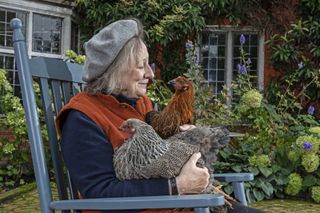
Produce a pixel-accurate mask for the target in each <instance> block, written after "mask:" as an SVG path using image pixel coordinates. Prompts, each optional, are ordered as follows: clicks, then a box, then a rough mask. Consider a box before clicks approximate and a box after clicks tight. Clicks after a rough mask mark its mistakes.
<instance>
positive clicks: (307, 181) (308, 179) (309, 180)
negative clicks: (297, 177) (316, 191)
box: [302, 175, 319, 187]
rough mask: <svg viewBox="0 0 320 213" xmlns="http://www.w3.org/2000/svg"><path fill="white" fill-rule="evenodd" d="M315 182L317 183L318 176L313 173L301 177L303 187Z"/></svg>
mask: <svg viewBox="0 0 320 213" xmlns="http://www.w3.org/2000/svg"><path fill="white" fill-rule="evenodd" d="M317 183H319V179H318V178H316V177H315V176H313V175H307V176H305V177H304V178H303V181H302V186H303V187H310V186H314V185H317Z"/></svg>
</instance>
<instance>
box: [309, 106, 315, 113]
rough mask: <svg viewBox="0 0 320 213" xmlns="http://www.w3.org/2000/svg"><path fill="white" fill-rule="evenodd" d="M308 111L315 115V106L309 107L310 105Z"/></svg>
mask: <svg viewBox="0 0 320 213" xmlns="http://www.w3.org/2000/svg"><path fill="white" fill-rule="evenodd" d="M308 113H309V114H310V115H313V114H314V106H309V107H308Z"/></svg>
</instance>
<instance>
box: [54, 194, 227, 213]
mask: <svg viewBox="0 0 320 213" xmlns="http://www.w3.org/2000/svg"><path fill="white" fill-rule="evenodd" d="M124 204H125V205H124ZM221 205H224V197H223V196H222V195H218V194H201V195H182V196H179V195H166V196H145V197H126V198H124V197H121V198H96V199H80V200H60V201H53V202H51V203H50V207H51V208H52V209H55V210H68V209H90V210H124V209H158V208H206V207H210V206H221Z"/></svg>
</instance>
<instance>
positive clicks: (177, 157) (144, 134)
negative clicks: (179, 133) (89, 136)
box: [113, 119, 203, 180]
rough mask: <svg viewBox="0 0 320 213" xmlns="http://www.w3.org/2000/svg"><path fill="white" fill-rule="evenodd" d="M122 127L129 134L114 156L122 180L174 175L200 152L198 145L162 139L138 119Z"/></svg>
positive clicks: (115, 165)
mask: <svg viewBox="0 0 320 213" xmlns="http://www.w3.org/2000/svg"><path fill="white" fill-rule="evenodd" d="M120 128H121V129H122V130H123V131H126V132H128V134H129V138H128V139H126V140H125V142H124V144H123V145H122V146H121V147H119V148H118V149H116V150H115V153H114V157H113V164H114V169H115V172H116V176H117V178H118V179H120V180H129V179H141V178H146V179H149V178H159V177H163V178H172V177H175V176H177V175H178V174H179V173H180V170H181V168H182V166H183V165H184V164H185V163H186V162H187V161H188V160H189V158H190V156H191V155H192V154H193V153H196V152H199V146H196V145H190V144H187V143H184V142H183V141H181V140H179V139H177V140H176V141H175V142H174V143H170V141H168V140H163V139H162V138H161V137H160V136H159V135H158V134H157V133H156V132H155V131H154V129H153V128H152V127H151V126H150V125H148V124H146V123H145V122H143V121H140V120H138V119H128V120H127V121H125V122H124V123H123V124H122V125H121V127H120ZM202 166H203V161H202Z"/></svg>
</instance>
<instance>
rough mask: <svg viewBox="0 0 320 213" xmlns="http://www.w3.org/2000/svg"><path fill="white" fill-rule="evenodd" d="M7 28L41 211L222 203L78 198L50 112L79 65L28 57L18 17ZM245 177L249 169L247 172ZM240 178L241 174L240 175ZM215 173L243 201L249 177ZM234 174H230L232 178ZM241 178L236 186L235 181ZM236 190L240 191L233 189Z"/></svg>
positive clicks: (205, 198) (216, 198)
mask: <svg viewBox="0 0 320 213" xmlns="http://www.w3.org/2000/svg"><path fill="white" fill-rule="evenodd" d="M10 24H11V28H12V29H13V46H14V52H15V57H16V62H17V67H18V75H19V80H20V86H21V92H22V100H23V105H24V109H25V112H26V121H27V127H28V138H29V143H30V148H31V154H32V161H33V167H34V172H35V177H36V182H37V190H38V193H39V199H40V207H41V211H42V212H45V213H47V212H54V211H56V210H60V211H61V210H62V211H63V212H74V210H82V209H90V210H127V209H155V208H194V210H195V211H196V212H209V209H208V207H210V206H219V205H223V204H224V198H223V196H222V195H183V196H146V197H121V198H99V199H78V193H77V190H76V189H75V187H74V186H73V184H72V181H71V180H70V177H69V176H68V172H67V170H66V168H65V167H64V165H63V160H62V157H61V153H60V147H59V139H58V137H57V134H56V129H55V125H54V117H55V116H56V115H57V113H58V112H59V111H60V109H61V108H62V106H63V105H64V104H66V103H67V102H68V101H69V100H70V98H71V97H72V96H73V95H75V94H77V93H78V92H79V91H81V90H82V88H83V83H84V82H83V81H82V80H81V75H82V66H80V65H77V64H72V63H69V62H65V61H63V60H60V59H52V58H44V57H38V58H33V59H29V58H28V55H27V50H26V43H25V38H24V36H23V34H22V32H21V27H22V24H21V21H20V20H19V19H17V18H15V19H12V20H11V23H10ZM33 80H35V81H37V82H38V83H39V85H40V91H41V92H40V93H41V94H40V99H41V101H42V102H41V104H40V105H41V106H37V103H36V98H35V92H34V89H33V86H32V83H33ZM37 107H41V108H42V109H43V111H44V115H45V123H46V128H47V132H48V138H49V147H50V152H51V159H50V160H51V162H52V164H53V168H54V175H55V177H54V179H55V183H56V187H57V191H58V196H59V198H58V200H53V198H52V191H51V188H50V177H49V172H48V165H47V162H48V159H46V156H45V152H44V146H45V145H44V143H43V142H45V141H44V140H43V138H42V135H41V125H40V121H39V115H38V110H37ZM249 176H250V174H249ZM241 177H244V178H241ZM215 178H217V179H219V180H222V181H231V182H234V181H235V182H236V183H240V184H236V185H235V186H236V188H238V189H237V190H235V193H236V194H235V196H236V197H237V198H238V199H239V200H241V202H243V204H246V199H245V196H244V188H243V181H245V180H251V179H253V177H249V178H248V176H247V175H244V174H227V175H224V174H220V175H215ZM234 178H236V179H234ZM241 183H242V185H241ZM239 192H240V193H239Z"/></svg>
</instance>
